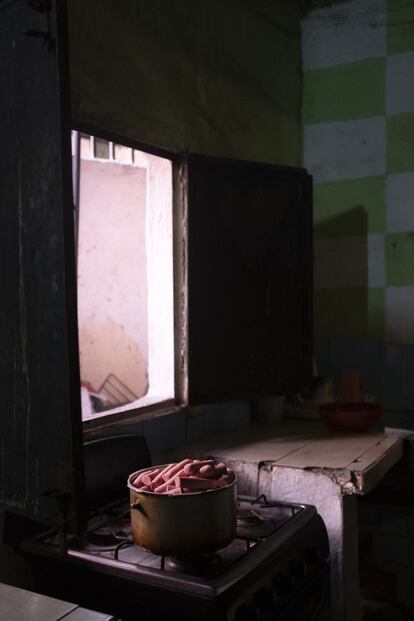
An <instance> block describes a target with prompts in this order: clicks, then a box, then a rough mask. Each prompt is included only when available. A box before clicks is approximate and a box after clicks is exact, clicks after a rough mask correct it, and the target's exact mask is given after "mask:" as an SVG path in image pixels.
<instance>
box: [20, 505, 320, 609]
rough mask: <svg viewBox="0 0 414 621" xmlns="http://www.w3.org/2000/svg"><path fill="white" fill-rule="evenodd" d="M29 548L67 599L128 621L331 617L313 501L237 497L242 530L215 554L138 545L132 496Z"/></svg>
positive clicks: (31, 542) (45, 536) (43, 537)
mask: <svg viewBox="0 0 414 621" xmlns="http://www.w3.org/2000/svg"><path fill="white" fill-rule="evenodd" d="M24 548H25V550H26V551H29V552H30V553H31V554H34V555H35V556H36V558H37V559H38V560H39V559H42V560H43V567H42V569H41V571H42V572H43V575H44V572H46V573H47V572H50V571H51V572H52V573H53V575H54V577H55V579H56V577H57V576H60V578H59V579H58V582H61V581H63V582H64V583H65V586H66V590H65V593H64V595H65V596H66V597H67V598H68V596H71V597H72V598H75V601H77V602H79V603H81V604H82V605H86V604H89V605H90V604H91V603H93V605H94V606H95V608H98V609H99V604H100V603H101V609H102V610H104V611H105V612H111V613H112V614H114V615H117V616H118V617H119V618H121V619H123V620H124V621H127V620H131V621H132V620H135V619H139V620H140V621H144V620H147V619H148V620H149V619H151V621H156V620H161V619H163V620H165V621H168V620H176V621H178V620H180V621H184V620H190V619H191V620H193V619H197V621H204V620H205V621H214V620H215V619H217V620H221V621H266V620H267V621H271V620H278V621H279V620H282V619H283V620H286V621H287V620H288V619H292V620H293V619H294V620H295V621H305V620H306V621H309V620H311V619H312V621H313V620H316V619H317V620H318V621H319V620H321V621H322V619H323V620H325V619H328V618H329V616H328V609H327V607H328V599H329V598H328V595H327V589H328V582H329V579H328V578H329V564H328V556H329V548H328V540H327V536H326V530H325V527H324V525H323V522H322V520H321V518H320V517H319V516H318V515H317V513H316V511H315V509H314V507H310V506H306V505H300V504H293V503H282V502H276V501H272V500H269V499H267V498H266V497H265V496H263V495H262V496H259V497H258V498H250V497H247V496H239V497H238V516H237V534H236V537H235V538H234V539H233V541H232V542H231V543H230V544H229V545H228V546H227V547H226V548H224V549H222V550H219V551H218V552H217V553H215V554H212V555H203V556H187V557H184V558H163V557H159V556H156V555H154V554H152V553H150V552H148V551H146V550H143V549H141V548H139V547H138V546H136V545H135V543H134V542H133V540H132V535H131V524H130V512H129V504H128V503H125V502H119V503H114V504H112V505H111V506H108V507H106V508H105V510H101V511H97V512H96V513H95V514H94V515H93V516H92V517H91V519H90V521H89V524H88V528H87V530H86V532H85V533H84V534H83V535H82V536H81V537H76V536H69V537H66V538H62V536H61V535H59V534H56V533H53V532H49V533H43V534H41V535H40V536H37V537H35V538H33V539H31V540H29V541H26V542H25V544H24ZM45 559H49V564H48V563H47V562H45ZM51 564H52V565H51ZM52 566H53V569H51V567H52ZM75 566H76V568H77V569H76V572H75V571H71V570H70V568H71V567H72V568H73V567H75ZM55 572H56V573H55ZM76 577H78V578H76ZM46 580H47V578H46ZM76 580H78V582H76ZM82 584H83V585H84V587H85V590H84V589H82V587H81V585H82ZM73 587H75V591H73ZM76 587H77V588H76ZM70 588H72V590H70ZM137 606H138V608H137ZM138 609H139V613H138Z"/></svg>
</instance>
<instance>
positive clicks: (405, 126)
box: [387, 112, 414, 173]
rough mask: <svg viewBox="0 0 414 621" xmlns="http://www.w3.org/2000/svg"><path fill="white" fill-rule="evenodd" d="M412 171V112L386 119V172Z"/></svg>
mask: <svg viewBox="0 0 414 621" xmlns="http://www.w3.org/2000/svg"><path fill="white" fill-rule="evenodd" d="M412 170H414V112H405V113H404V114H396V115H395V116H389V117H387V172H388V173H399V172H410V171H412Z"/></svg>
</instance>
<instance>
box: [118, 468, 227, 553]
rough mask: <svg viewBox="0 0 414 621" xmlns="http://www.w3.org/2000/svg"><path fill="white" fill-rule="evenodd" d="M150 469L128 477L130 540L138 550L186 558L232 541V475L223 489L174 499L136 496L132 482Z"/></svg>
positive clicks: (148, 493) (143, 494)
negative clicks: (143, 549) (132, 539)
mask: <svg viewBox="0 0 414 621" xmlns="http://www.w3.org/2000/svg"><path fill="white" fill-rule="evenodd" d="M166 465H167V464H166ZM159 467H160V468H162V467H165V466H159ZM153 469H154V466H152V467H151V468H145V469H143V470H138V471H137V472H134V473H132V474H131V475H130V476H129V477H128V487H129V494H130V502H131V524H132V536H133V538H134V541H135V543H136V544H137V545H138V546H140V547H142V548H145V549H146V550H149V551H150V552H153V553H154V554H159V555H160V556H185V555H190V554H191V555H192V554H207V553H211V552H215V551H216V550H220V549H221V548H224V547H225V546H227V545H228V544H229V543H230V541H232V539H233V538H234V536H235V534H236V512H237V499H236V482H237V479H236V475H235V474H234V480H233V481H232V483H230V484H229V485H227V486H226V487H221V488H218V489H213V490H208V491H203V492H195V493H192V494H178V495H176V496H169V495H168V494H155V493H153V492H139V491H138V490H137V488H136V487H135V486H134V485H133V484H132V481H135V479H136V477H137V476H138V475H139V474H141V473H142V472H145V470H153Z"/></svg>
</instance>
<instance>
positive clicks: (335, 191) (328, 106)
mask: <svg viewBox="0 0 414 621" xmlns="http://www.w3.org/2000/svg"><path fill="white" fill-rule="evenodd" d="M303 56H304V123H305V147H304V148H305V165H306V166H307V167H308V168H309V169H310V170H311V172H312V173H313V175H314V182H315V195H314V210H315V216H314V217H315V222H314V224H315V315H316V333H317V334H318V335H319V336H321V337H324V336H325V337H339V338H349V337H351V338H367V339H373V340H376V341H386V342H397V343H414V1H413V0H388V1H386V0H352V1H351V2H345V3H343V4H338V5H334V6H331V7H328V8H322V9H317V10H315V11H313V12H311V13H310V14H309V15H308V16H307V18H306V19H305V21H304V23H303Z"/></svg>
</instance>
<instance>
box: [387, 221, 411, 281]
mask: <svg viewBox="0 0 414 621" xmlns="http://www.w3.org/2000/svg"><path fill="white" fill-rule="evenodd" d="M385 278H386V281H385V282H386V284H387V285H391V286H394V287H404V286H407V285H413V284H414V233H394V234H388V235H386V236H385Z"/></svg>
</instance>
